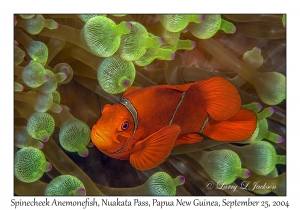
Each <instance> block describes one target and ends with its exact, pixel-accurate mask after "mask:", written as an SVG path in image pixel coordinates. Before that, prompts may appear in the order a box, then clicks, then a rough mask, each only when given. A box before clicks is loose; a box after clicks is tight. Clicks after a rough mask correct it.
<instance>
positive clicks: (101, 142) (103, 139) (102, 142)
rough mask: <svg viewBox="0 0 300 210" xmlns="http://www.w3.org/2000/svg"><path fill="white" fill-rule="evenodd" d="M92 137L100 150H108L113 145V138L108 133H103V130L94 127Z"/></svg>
mask: <svg viewBox="0 0 300 210" xmlns="http://www.w3.org/2000/svg"><path fill="white" fill-rule="evenodd" d="M91 139H92V142H93V144H94V145H96V146H97V147H98V149H100V150H107V149H108V148H109V147H111V143H112V141H113V140H112V138H111V137H109V136H106V135H103V133H102V132H97V130H96V129H95V128H92V132H91Z"/></svg>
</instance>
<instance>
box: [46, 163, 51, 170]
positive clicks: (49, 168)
mask: <svg viewBox="0 0 300 210" xmlns="http://www.w3.org/2000/svg"><path fill="white" fill-rule="evenodd" d="M51 170H52V165H51V164H50V163H49V164H47V166H46V171H51Z"/></svg>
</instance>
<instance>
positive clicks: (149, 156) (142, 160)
mask: <svg viewBox="0 0 300 210" xmlns="http://www.w3.org/2000/svg"><path fill="white" fill-rule="evenodd" d="M179 133H180V127H179V126H178V125H168V126H165V127H163V128H161V129H159V130H158V131H156V132H155V133H153V134H151V135H150V136H148V137H146V138H145V139H143V140H142V141H138V142H137V143H136V144H135V145H134V147H133V151H134V152H133V153H132V154H131V155H130V157H129V161H130V163H131V164H132V165H133V166H134V167H135V168H136V169H138V170H149V169H151V168H154V167H156V166H158V165H159V164H161V163H162V162H163V161H164V160H165V159H166V158H167V157H168V156H169V155H170V153H171V150H172V149H173V147H174V143H175V141H176V139H177V137H178V134H179Z"/></svg>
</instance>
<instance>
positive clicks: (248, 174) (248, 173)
mask: <svg viewBox="0 0 300 210" xmlns="http://www.w3.org/2000/svg"><path fill="white" fill-rule="evenodd" d="M250 176H251V171H249V170H248V171H247V172H246V177H247V178H248V177H250Z"/></svg>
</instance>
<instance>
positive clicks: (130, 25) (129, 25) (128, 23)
mask: <svg viewBox="0 0 300 210" xmlns="http://www.w3.org/2000/svg"><path fill="white" fill-rule="evenodd" d="M127 25H128V27H129V28H130V30H131V29H132V24H131V23H130V22H127Z"/></svg>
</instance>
